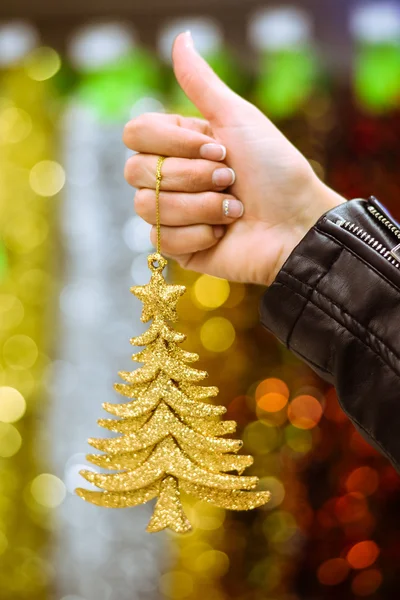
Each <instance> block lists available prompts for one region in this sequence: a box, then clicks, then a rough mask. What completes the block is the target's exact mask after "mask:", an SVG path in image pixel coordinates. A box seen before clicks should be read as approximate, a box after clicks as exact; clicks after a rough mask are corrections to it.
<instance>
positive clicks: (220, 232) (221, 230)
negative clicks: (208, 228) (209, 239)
mask: <svg viewBox="0 0 400 600" xmlns="http://www.w3.org/2000/svg"><path fill="white" fill-rule="evenodd" d="M213 229H214V235H215V237H216V238H217V239H220V238H222V237H224V235H225V227H224V226H223V225H215V227H213Z"/></svg>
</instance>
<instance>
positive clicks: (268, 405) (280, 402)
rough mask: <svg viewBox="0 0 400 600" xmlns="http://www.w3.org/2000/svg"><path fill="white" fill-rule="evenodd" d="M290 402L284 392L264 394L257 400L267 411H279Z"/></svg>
mask: <svg viewBox="0 0 400 600" xmlns="http://www.w3.org/2000/svg"><path fill="white" fill-rule="evenodd" d="M287 403H288V399H287V397H286V396H283V395H282V394H276V393H274V392H271V393H270V394H264V396H261V397H260V398H259V399H258V400H257V405H258V406H259V407H260V408H261V409H262V410H265V412H271V413H274V412H279V411H280V410H282V409H283V408H285V406H286V404H287Z"/></svg>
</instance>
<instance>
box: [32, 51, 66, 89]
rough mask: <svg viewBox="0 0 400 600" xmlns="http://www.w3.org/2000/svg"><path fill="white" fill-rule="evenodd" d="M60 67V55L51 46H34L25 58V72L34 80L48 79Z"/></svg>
mask: <svg viewBox="0 0 400 600" xmlns="http://www.w3.org/2000/svg"><path fill="white" fill-rule="evenodd" d="M60 68H61V58H60V55H59V54H58V53H57V52H56V51H55V50H53V48H47V47H45V46H43V47H42V48H36V49H35V50H33V52H31V53H30V54H29V55H28V56H27V57H26V59H25V69H26V72H27V74H28V76H29V77H30V78H31V79H34V80H35V81H45V80H46V79H50V78H51V77H53V76H54V75H55V74H56V73H57V72H58V71H59V70H60Z"/></svg>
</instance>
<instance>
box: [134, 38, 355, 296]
mask: <svg viewBox="0 0 400 600" xmlns="http://www.w3.org/2000/svg"><path fill="white" fill-rule="evenodd" d="M173 62H174V70H175V75H176V78H177V80H178V82H179V84H180V85H181V87H182V89H183V90H184V91H185V93H186V94H187V96H188V97H189V99H190V100H191V101H192V102H193V103H194V104H195V105H196V106H197V108H198V109H199V110H200V112H201V114H202V115H203V116H204V117H205V119H206V120H204V121H203V120H201V119H194V118H183V117H179V116H178V115H162V114H146V115H143V116H141V117H138V118H137V119H134V120H133V121H131V122H130V123H128V125H127V126H126V128H125V130H124V141H125V144H126V145H127V146H128V147H129V148H131V149H132V150H136V151H137V152H138V154H136V155H134V156H133V157H131V158H130V159H129V160H128V162H127V165H126V169H125V177H126V179H127V181H128V182H129V183H131V184H132V185H133V186H134V187H136V188H137V189H138V191H137V192H136V196H135V208H136V211H137V213H138V214H139V215H140V216H141V217H143V218H144V219H145V220H146V221H148V222H149V223H152V224H153V225H154V224H155V223H156V212H155V187H156V186H155V171H156V164H157V157H158V156H159V155H163V156H167V157H169V158H167V159H166V160H165V162H164V164H163V169H162V173H163V180H162V186H161V190H162V192H161V194H160V214H161V223H162V229H161V245H162V251H163V254H165V255H166V256H171V257H173V258H175V259H176V260H177V262H178V263H179V264H180V265H182V266H183V267H185V268H187V269H191V270H193V271H198V272H201V273H208V274H210V275H215V276H217V277H222V278H225V279H228V280H231V281H241V282H249V283H256V284H264V285H270V284H271V283H272V282H273V280H274V279H275V277H276V275H277V273H278V272H279V270H280V269H281V267H282V266H283V264H284V262H285V260H286V259H287V258H288V256H289V254H290V253H291V252H292V250H293V249H294V248H295V246H296V245H297V244H298V243H299V242H300V240H301V239H302V238H303V237H304V235H305V234H306V233H307V231H308V230H309V229H310V228H311V227H312V226H313V225H314V224H315V223H316V221H317V220H318V219H319V217H320V216H322V214H323V213H325V212H326V211H328V210H330V209H332V208H334V207H335V206H337V205H338V204H340V203H342V202H345V200H344V198H342V197H341V196H339V195H338V194H336V193H335V192H333V191H332V190H331V189H329V188H328V187H327V186H326V185H325V184H324V183H322V182H321V181H320V180H319V179H318V177H317V176H316V175H315V173H314V171H313V170H312V168H311V166H310V165H309V163H308V161H307V160H306V159H305V157H304V156H302V155H301V154H300V152H299V151H298V150H296V148H295V147H294V146H293V145H292V144H291V143H290V142H289V141H288V140H287V139H286V138H285V137H284V136H283V135H282V133H281V132H280V131H279V130H278V129H277V128H276V127H275V126H274V125H273V124H272V123H271V121H269V119H268V118H267V117H265V115H264V114H263V113H262V112H261V111H259V110H258V109H257V108H256V107H255V106H253V105H252V104H250V103H249V102H247V101H246V100H244V99H243V98H241V97H240V96H238V95H237V94H235V93H234V92H233V91H232V90H231V89H229V88H228V87H227V86H226V85H225V84H224V83H223V82H222V81H221V80H220V79H219V78H218V77H217V75H216V74H215V73H214V71H213V70H212V69H211V67H209V65H208V64H207V63H206V62H205V61H204V60H203V58H202V57H201V56H200V55H199V54H198V53H197V52H196V50H195V49H194V47H193V43H192V39H191V36H190V34H188V33H184V34H181V35H179V36H178V37H177V39H176V41H175V44H174V48H173ZM224 190H225V191H224ZM226 190H229V191H228V192H227V191H226ZM225 200H228V201H229V202H228V203H227V202H224V201H225ZM242 212H243V214H241V213H242ZM226 213H227V214H226ZM151 237H152V242H153V243H155V241H156V231H155V227H153V230H152V234H151Z"/></svg>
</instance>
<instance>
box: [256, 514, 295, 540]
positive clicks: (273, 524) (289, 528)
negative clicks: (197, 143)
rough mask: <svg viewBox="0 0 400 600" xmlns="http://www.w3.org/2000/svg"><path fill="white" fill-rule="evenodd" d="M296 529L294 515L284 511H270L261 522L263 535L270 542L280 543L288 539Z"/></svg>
mask: <svg viewBox="0 0 400 600" xmlns="http://www.w3.org/2000/svg"><path fill="white" fill-rule="evenodd" d="M296 531H297V523H296V520H295V518H294V516H293V515H292V514H291V513H289V512H286V511H283V510H277V511H274V512H272V513H271V514H270V515H269V516H268V517H267V518H266V519H265V521H264V523H263V532H264V535H265V537H266V538H267V539H268V540H269V541H270V542H272V543H281V542H285V541H287V540H289V539H290V538H291V537H292V536H293V535H294V534H295V533H296Z"/></svg>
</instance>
